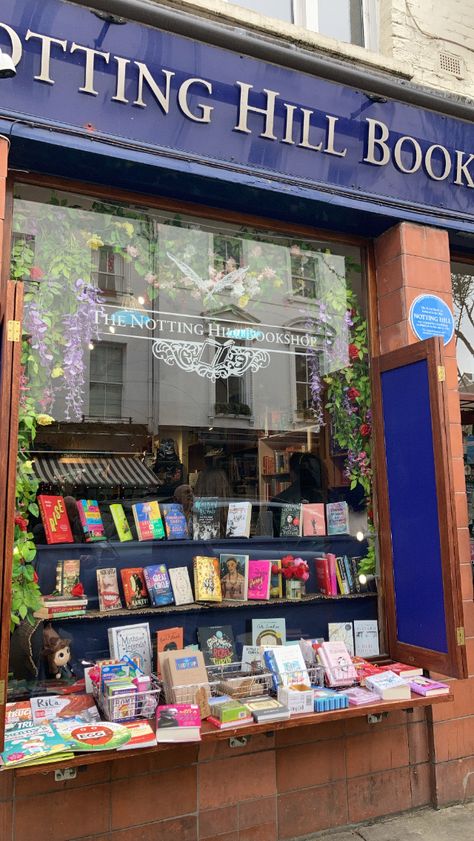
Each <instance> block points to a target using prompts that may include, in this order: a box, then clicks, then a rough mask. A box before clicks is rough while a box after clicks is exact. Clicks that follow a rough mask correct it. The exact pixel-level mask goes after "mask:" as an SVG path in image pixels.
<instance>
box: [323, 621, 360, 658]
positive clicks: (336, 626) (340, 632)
mask: <svg viewBox="0 0 474 841" xmlns="http://www.w3.org/2000/svg"><path fill="white" fill-rule="evenodd" d="M328 637H329V639H330V640H331V641H334V640H339V641H341V642H343V643H345V646H346V648H347V650H348V652H349V654H350V655H351V657H353V656H354V654H355V651H354V630H353V626H352V622H328Z"/></svg>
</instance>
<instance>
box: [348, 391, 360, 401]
mask: <svg viewBox="0 0 474 841" xmlns="http://www.w3.org/2000/svg"><path fill="white" fill-rule="evenodd" d="M347 396H348V398H349V400H355V399H356V397H360V391H358V389H357V388H349V389H348V391H347Z"/></svg>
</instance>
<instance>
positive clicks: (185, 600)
mask: <svg viewBox="0 0 474 841" xmlns="http://www.w3.org/2000/svg"><path fill="white" fill-rule="evenodd" d="M168 573H169V577H170V581H171V587H172V590H173V596H174V603H175V604H176V605H180V604H192V603H193V601H194V596H193V591H192V589H191V581H190V579H189V572H188V568H187V567H174V568H173V569H169V570H168Z"/></svg>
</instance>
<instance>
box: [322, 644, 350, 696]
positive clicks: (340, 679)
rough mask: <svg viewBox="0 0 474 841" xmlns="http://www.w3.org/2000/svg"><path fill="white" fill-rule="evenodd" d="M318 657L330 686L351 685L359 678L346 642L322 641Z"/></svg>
mask: <svg viewBox="0 0 474 841" xmlns="http://www.w3.org/2000/svg"><path fill="white" fill-rule="evenodd" d="M318 657H319V658H320V660H321V663H322V665H323V667H324V670H325V672H326V677H327V681H328V683H329V685H330V686H349V685H350V684H351V683H354V681H355V680H356V679H357V673H356V669H355V666H354V664H353V662H352V659H351V656H350V654H349V652H348V650H347V646H346V645H345V643H344V642H342V641H340V640H330V641H329V642H323V643H321V645H320V646H319V648H318Z"/></svg>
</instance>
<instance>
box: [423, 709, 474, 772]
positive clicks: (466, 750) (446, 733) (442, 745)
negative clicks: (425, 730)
mask: <svg viewBox="0 0 474 841" xmlns="http://www.w3.org/2000/svg"><path fill="white" fill-rule="evenodd" d="M433 738H434V756H435V761H436V762H445V761H448V760H451V759H458V758H460V757H463V756H471V755H473V754H474V716H472V715H470V716H465V717H464V718H456V719H454V720H451V721H439V722H437V723H436V724H435V725H434V727H433Z"/></svg>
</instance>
